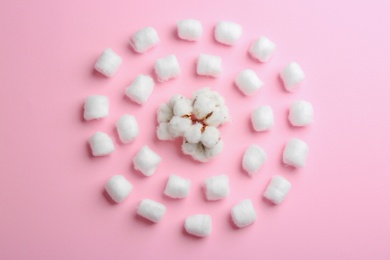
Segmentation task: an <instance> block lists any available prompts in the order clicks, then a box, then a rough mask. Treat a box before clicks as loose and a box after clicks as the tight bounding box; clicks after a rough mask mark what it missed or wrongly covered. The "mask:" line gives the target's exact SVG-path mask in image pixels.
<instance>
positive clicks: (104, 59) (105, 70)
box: [95, 48, 122, 77]
mask: <svg viewBox="0 0 390 260" xmlns="http://www.w3.org/2000/svg"><path fill="white" fill-rule="evenodd" d="M121 64H122V58H121V57H120V56H119V55H118V54H116V53H115V52H114V51H113V50H112V49H110V48H107V49H105V50H104V51H103V53H102V54H101V55H100V57H99V59H98V60H97V61H96V63H95V70H97V71H99V72H100V73H102V74H103V75H104V76H106V77H112V76H114V74H115V73H116V72H117V71H118V69H119V67H120V65H121Z"/></svg>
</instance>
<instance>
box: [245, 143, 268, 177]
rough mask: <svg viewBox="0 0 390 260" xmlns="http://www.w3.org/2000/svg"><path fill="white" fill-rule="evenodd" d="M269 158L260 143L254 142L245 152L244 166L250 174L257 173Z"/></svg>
mask: <svg viewBox="0 0 390 260" xmlns="http://www.w3.org/2000/svg"><path fill="white" fill-rule="evenodd" d="M266 160H267V154H266V153H265V151H264V150H263V149H262V148H261V147H260V146H258V145H256V144H252V145H251V146H250V147H249V148H248V149H247V150H246V151H245V153H244V157H243V158H242V168H243V169H244V170H245V171H246V172H248V174H249V175H250V176H252V175H253V174H254V173H256V172H257V171H258V170H259V169H260V167H261V166H262V165H263V164H264V163H265V161H266Z"/></svg>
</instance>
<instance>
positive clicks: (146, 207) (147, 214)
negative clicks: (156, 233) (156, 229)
mask: <svg viewBox="0 0 390 260" xmlns="http://www.w3.org/2000/svg"><path fill="white" fill-rule="evenodd" d="M166 210H167V209H166V207H165V206H164V205H163V204H161V203H159V202H156V201H153V200H150V199H143V200H142V201H141V204H140V205H139V206H138V209H137V214H138V215H140V216H142V217H144V218H146V219H149V220H150V221H152V222H154V223H157V222H160V220H161V219H162V218H163V216H164V214H165V212H166Z"/></svg>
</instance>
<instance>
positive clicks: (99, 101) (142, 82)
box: [83, 19, 314, 237]
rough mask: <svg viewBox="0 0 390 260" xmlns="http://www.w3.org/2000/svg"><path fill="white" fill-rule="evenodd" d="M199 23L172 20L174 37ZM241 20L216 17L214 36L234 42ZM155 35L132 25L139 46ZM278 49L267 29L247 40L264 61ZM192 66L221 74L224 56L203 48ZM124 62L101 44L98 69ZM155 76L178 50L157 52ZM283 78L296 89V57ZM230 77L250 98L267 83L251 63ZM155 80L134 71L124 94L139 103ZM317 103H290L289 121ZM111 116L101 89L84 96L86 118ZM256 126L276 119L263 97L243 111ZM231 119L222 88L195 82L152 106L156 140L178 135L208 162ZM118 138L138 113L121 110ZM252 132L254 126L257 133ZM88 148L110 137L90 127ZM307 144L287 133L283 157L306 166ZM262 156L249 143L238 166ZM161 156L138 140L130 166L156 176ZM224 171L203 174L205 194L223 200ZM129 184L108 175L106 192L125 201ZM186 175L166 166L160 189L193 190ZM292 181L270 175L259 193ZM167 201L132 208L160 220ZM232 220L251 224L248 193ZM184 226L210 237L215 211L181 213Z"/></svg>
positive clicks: (170, 71) (272, 197) (110, 146)
mask: <svg viewBox="0 0 390 260" xmlns="http://www.w3.org/2000/svg"><path fill="white" fill-rule="evenodd" d="M202 33H203V27H202V24H201V22H200V21H198V20H194V19H186V20H180V21H178V22H177V34H178V37H179V39H181V40H185V41H199V40H200V39H201V37H202ZM242 33H243V29H242V27H241V25H239V24H237V23H235V22H231V21H220V22H218V23H217V24H216V26H215V29H214V38H215V40H216V41H217V42H219V43H221V44H224V45H229V46H233V45H235V44H236V43H237V42H238V41H239V40H240V38H241V35H242ZM159 42H160V39H159V36H158V33H157V31H156V30H155V29H154V28H153V27H145V28H142V29H140V30H138V31H136V32H135V33H134V34H133V35H132V36H131V37H130V41H129V44H130V46H131V47H132V48H133V50H134V51H135V52H137V53H140V54H144V53H146V52H148V51H149V50H150V49H151V48H153V47H154V46H156V45H157V44H158V43H159ZM275 50H276V45H275V43H274V42H272V41H271V40H270V39H268V38H267V37H264V36H262V37H259V38H257V39H256V40H255V41H254V42H252V43H251V45H250V47H249V49H248V53H249V54H250V56H251V57H252V58H253V59H255V60H257V61H259V62H261V63H265V62H268V61H269V60H270V59H271V58H272V56H273V55H274V52H275ZM196 63H197V64H196V73H197V74H198V75H199V76H206V77H213V78H215V77H219V76H220V75H221V74H222V57H219V56H215V55H210V54H204V53H200V54H199V56H198V58H197V61H196ZM121 64H122V58H121V57H120V56H119V55H118V54H116V53H115V52H114V51H113V50H112V49H111V48H107V49H105V50H104V51H103V52H102V53H101V55H100V57H99V58H98V59H97V61H96V63H95V66H94V68H95V70H96V71H98V72H99V73H101V74H102V75H104V76H106V77H113V76H114V75H115V73H117V71H118V70H119V68H120V66H121ZM154 72H155V76H156V80H157V81H159V82H166V81H168V80H171V79H173V78H177V77H179V76H180V74H181V68H180V64H179V62H178V59H177V57H176V55H174V54H171V55H168V56H165V57H160V58H159V59H157V60H156V61H155V63H154ZM279 76H280V78H281V80H282V82H283V85H284V88H285V89H286V91H287V92H294V91H296V90H298V89H299V88H300V86H301V84H302V82H303V81H304V79H305V74H304V72H303V70H302V68H301V67H300V65H299V64H298V63H297V62H290V63H288V64H287V66H285V67H284V68H283V69H282V70H281V72H280V75H279ZM234 83H235V85H236V86H237V88H238V90H239V91H241V92H242V94H243V95H245V96H247V98H251V97H250V96H254V95H255V94H256V93H257V92H258V91H259V90H260V89H261V88H263V87H264V86H265V85H266V84H265V83H264V82H263V81H262V80H261V79H260V77H259V75H258V74H257V73H256V72H255V71H254V70H252V69H243V70H241V71H240V72H239V74H238V75H236V77H235V79H234ZM154 86H155V81H154V79H153V77H152V76H151V75H147V74H139V75H137V77H136V78H135V79H134V80H133V82H132V83H131V84H130V86H128V87H127V88H126V89H125V91H124V92H125V95H126V96H127V97H128V98H129V99H130V100H131V101H132V102H134V103H136V104H138V105H140V106H143V105H144V104H145V103H146V102H147V101H148V99H149V97H150V96H151V95H152V93H153V91H154ZM313 114H314V109H313V106H312V104H311V103H310V102H309V101H306V100H297V101H295V102H293V103H292V104H291V105H290V108H289V114H288V117H287V118H288V121H289V123H290V125H291V126H292V127H305V126H308V125H310V124H312V123H313V118H314V116H313ZM108 116H109V99H108V97H106V96H103V95H91V96H89V97H87V98H86V100H85V103H84V115H83V117H84V119H85V121H91V120H102V119H103V118H105V117H108ZM248 118H249V119H250V120H251V123H252V128H253V130H254V131H255V132H259V134H261V132H264V131H271V130H272V129H273V128H274V125H275V120H274V113H273V110H272V107H271V106H269V105H266V104H261V105H260V106H258V107H257V108H256V109H255V110H253V111H252V113H251V114H250V115H249V116H248ZM230 120H231V118H230V114H229V109H228V107H227V105H226V104H225V100H224V98H223V97H222V95H221V94H220V93H218V92H216V91H214V90H212V89H210V88H206V87H205V88H201V89H198V90H196V91H195V92H194V93H193V94H192V96H191V97H185V96H182V95H180V94H176V95H174V96H172V97H171V98H170V100H168V101H167V102H166V103H163V104H161V105H160V106H159V108H158V111H157V123H158V126H157V129H156V135H157V138H158V139H159V140H161V141H171V140H174V139H177V138H180V139H181V140H182V143H181V151H182V153H184V154H185V155H189V156H190V157H192V159H193V160H195V161H198V162H202V163H207V162H208V161H210V160H212V159H213V158H215V157H217V155H218V154H220V153H221V152H222V151H223V147H224V143H223V140H222V136H221V133H220V131H219V127H220V126H222V125H224V124H225V123H227V122H229V121H230ZM115 127H116V130H117V134H118V137H119V140H120V142H122V143H123V144H131V143H132V142H133V141H134V140H135V139H136V138H137V137H138V134H139V132H140V129H139V126H138V122H137V118H136V117H135V116H134V115H130V114H124V115H122V116H121V117H120V118H119V119H118V120H117V121H116V123H115ZM255 134H257V133H255ZM88 142H89V146H90V148H91V152H92V155H93V156H96V157H100V156H108V155H110V154H112V153H113V152H114V151H115V145H114V141H113V138H111V137H110V136H109V135H108V134H106V133H104V132H100V131H98V132H95V133H94V134H93V135H92V136H91V137H90V138H89V140H88ZM308 150H309V148H308V145H307V144H306V143H305V142H304V141H303V140H301V139H298V138H291V139H290V140H288V141H287V142H286V145H285V147H284V151H283V154H282V162H283V163H284V164H285V165H287V166H291V167H295V168H303V167H305V165H306V158H307V154H308ZM266 161H267V153H266V151H265V150H264V149H263V148H262V147H260V146H259V145H258V144H255V143H253V144H250V145H249V146H248V147H247V149H246V151H245V153H244V155H243V157H242V165H241V166H242V168H243V170H244V171H246V172H247V173H248V175H249V176H250V177H254V175H255V173H257V172H258V171H260V170H261V168H262V167H263V165H264V164H265V163H266ZM161 162H162V158H161V156H160V155H159V154H158V153H157V152H155V151H153V150H152V149H151V148H150V147H149V146H148V145H143V146H142V147H141V149H140V150H139V151H138V153H137V154H136V156H135V157H134V158H133V159H132V163H133V167H134V169H135V170H137V171H139V172H140V173H141V174H142V175H144V176H145V177H151V176H153V175H154V174H155V173H156V171H157V169H158V166H159V165H160V163H161ZM230 185H231V184H230V183H229V176H228V175H225V174H220V175H213V176H211V177H208V178H205V180H204V182H203V189H204V195H205V199H206V200H207V201H216V200H224V199H226V198H227V197H228V196H229V193H230ZM133 188H134V186H133V184H131V182H130V181H129V180H127V179H126V177H125V176H124V175H113V176H112V177H111V178H109V179H108V180H107V182H106V184H105V186H104V189H105V191H106V193H107V194H108V196H109V197H110V198H111V199H112V201H113V202H115V203H123V202H124V201H125V200H126V199H127V198H128V197H129V196H130V194H131V193H132V192H133ZM190 188H191V179H189V178H185V177H184V176H179V175H176V174H171V175H170V176H169V178H168V180H167V182H166V185H165V190H164V195H165V196H167V197H170V198H172V199H175V200H178V199H180V200H181V199H185V198H186V197H188V196H189V195H190ZM290 189H291V183H290V182H289V181H288V180H287V179H286V178H284V177H282V176H280V175H274V176H273V177H272V178H271V181H270V182H269V184H268V186H267V188H266V190H265V191H264V192H263V197H264V198H266V199H267V200H268V201H270V202H271V203H273V204H280V203H282V201H284V200H285V198H286V196H287V194H288V193H289V191H290ZM166 210H167V207H166V206H165V205H164V204H162V203H160V202H157V201H154V200H151V199H147V198H145V199H143V200H142V201H140V203H139V206H138V208H137V211H136V212H137V214H138V215H139V216H141V217H143V218H145V219H147V220H149V221H151V222H154V223H158V222H160V221H161V220H162V219H163V216H164V215H165V212H166ZM230 213H231V216H230V217H231V219H232V222H233V223H234V224H235V226H236V227H238V228H244V227H247V226H250V225H251V224H252V223H254V222H255V221H256V219H257V213H256V209H255V205H254V204H253V202H252V200H250V199H242V200H241V201H240V202H238V203H236V204H235V205H234V206H233V207H231V211H230ZM184 228H185V230H186V231H187V233H189V234H191V235H194V236H198V237H207V236H209V235H210V234H211V231H212V217H211V215H208V214H195V215H191V216H188V217H187V218H186V219H185V221H184Z"/></svg>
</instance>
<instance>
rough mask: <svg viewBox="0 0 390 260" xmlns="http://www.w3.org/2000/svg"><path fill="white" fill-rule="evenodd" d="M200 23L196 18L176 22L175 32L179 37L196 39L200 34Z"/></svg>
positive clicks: (190, 39) (201, 29) (188, 39)
mask: <svg viewBox="0 0 390 260" xmlns="http://www.w3.org/2000/svg"><path fill="white" fill-rule="evenodd" d="M202 32H203V28H202V24H201V23H200V21H198V20H194V19H187V20H181V21H178V22H177V33H178V36H179V38H180V39H183V40H187V41H197V40H199V38H200V36H202Z"/></svg>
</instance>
